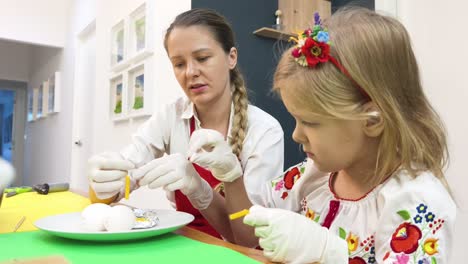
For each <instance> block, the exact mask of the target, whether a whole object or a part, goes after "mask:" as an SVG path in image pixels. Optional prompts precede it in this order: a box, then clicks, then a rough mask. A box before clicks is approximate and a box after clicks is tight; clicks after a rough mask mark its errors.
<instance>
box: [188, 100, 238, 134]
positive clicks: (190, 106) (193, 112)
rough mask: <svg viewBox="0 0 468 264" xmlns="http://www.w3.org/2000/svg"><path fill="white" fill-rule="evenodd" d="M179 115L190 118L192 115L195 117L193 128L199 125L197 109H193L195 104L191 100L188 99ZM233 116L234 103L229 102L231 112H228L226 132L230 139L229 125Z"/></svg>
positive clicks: (197, 127)
mask: <svg viewBox="0 0 468 264" xmlns="http://www.w3.org/2000/svg"><path fill="white" fill-rule="evenodd" d="M181 117H182V118H183V119H190V118H192V117H194V118H195V130H196V129H199V128H200V127H201V122H200V119H198V115H197V110H196V109H195V105H194V104H193V102H191V101H188V104H186V106H185V109H184V111H183V112H182V115H181ZM233 118H234V104H233V103H232V102H231V112H230V114H229V127H228V133H227V137H228V139H231V125H232V119H233Z"/></svg>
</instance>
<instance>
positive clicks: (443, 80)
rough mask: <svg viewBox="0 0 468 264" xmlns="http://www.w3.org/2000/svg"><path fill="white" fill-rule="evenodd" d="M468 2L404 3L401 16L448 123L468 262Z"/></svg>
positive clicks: (459, 232)
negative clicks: (467, 170)
mask: <svg viewBox="0 0 468 264" xmlns="http://www.w3.org/2000/svg"><path fill="white" fill-rule="evenodd" d="M466 10H468V2H466V1H461V0H446V1H436V0H430V1H427V0H411V1H406V0H399V1H398V5H397V14H398V17H399V18H400V20H401V21H402V23H403V24H404V25H405V26H406V28H407V29H408V31H409V33H410V35H411V37H412V41H413V47H414V50H415V53H416V56H417V58H418V62H419V65H420V69H421V75H422V80H423V86H424V88H425V91H426V93H427V95H428V97H429V99H430V100H431V102H432V103H433V104H434V106H435V108H436V110H437V111H438V112H439V114H440V115H441V116H442V119H443V120H444V122H445V124H446V126H447V130H448V136H449V138H448V139H449V148H450V149H449V151H450V155H451V157H450V158H451V163H450V166H449V168H448V170H447V173H446V175H447V178H448V180H449V183H450V184H451V187H452V188H453V191H454V193H455V198H456V201H457V202H458V205H459V208H458V209H459V210H458V216H457V223H456V227H455V228H456V229H455V231H456V232H455V244H454V248H453V250H454V251H453V253H454V255H453V258H452V261H451V262H450V263H466V262H467V260H466V258H467V257H468V253H467V250H466V246H465V245H466V244H465V243H466V237H468V227H467V225H466V224H463V223H467V222H468V211H467V206H468V193H467V192H466V187H467V186H468V178H467V177H466V162H467V159H466V151H467V149H468V137H467V135H468V122H467V116H466V114H467V113H468V104H467V102H468V77H467V76H468V75H467V69H468V67H467V61H468V49H467V47H468V35H467V32H468V31H467V29H466V26H467V25H468V17H467V16H466Z"/></svg>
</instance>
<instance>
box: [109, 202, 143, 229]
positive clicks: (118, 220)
mask: <svg viewBox="0 0 468 264" xmlns="http://www.w3.org/2000/svg"><path fill="white" fill-rule="evenodd" d="M135 223H136V217H135V213H133V210H132V209H130V208H129V207H127V206H124V205H116V206H114V207H111V208H110V210H109V212H108V214H107V217H106V218H105V220H104V227H105V228H106V230H107V231H110V232H115V231H128V230H131V229H132V228H133V227H134V226H135Z"/></svg>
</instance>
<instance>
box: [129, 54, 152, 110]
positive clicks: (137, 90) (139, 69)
mask: <svg viewBox="0 0 468 264" xmlns="http://www.w3.org/2000/svg"><path fill="white" fill-rule="evenodd" d="M127 87H128V101H129V104H128V112H129V114H130V116H136V115H139V114H144V113H145V109H147V107H146V105H147V102H145V101H146V100H145V98H146V96H145V94H146V92H145V91H146V89H145V64H144V63H141V64H139V65H137V66H135V67H133V68H131V69H130V70H129V71H128V85H127Z"/></svg>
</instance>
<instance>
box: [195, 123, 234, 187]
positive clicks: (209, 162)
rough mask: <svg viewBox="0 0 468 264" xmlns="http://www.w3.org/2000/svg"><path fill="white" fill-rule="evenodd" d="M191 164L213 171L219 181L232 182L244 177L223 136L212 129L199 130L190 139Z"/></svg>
mask: <svg viewBox="0 0 468 264" xmlns="http://www.w3.org/2000/svg"><path fill="white" fill-rule="evenodd" d="M188 156H189V159H190V161H191V162H193V163H196V164H198V165H199V166H202V167H204V168H207V169H209V170H210V171H211V173H212V174H213V176H214V177H215V178H216V179H218V180H219V181H223V182H232V181H234V180H235V179H237V178H239V177H241V176H242V168H241V165H240V163H239V160H238V159H237V157H236V155H234V153H232V149H231V146H229V144H228V143H227V142H226V141H225V140H224V137H223V135H221V133H219V132H218V131H216V130H212V129H198V130H196V131H195V132H193V133H192V136H191V137H190V146H189V151H188Z"/></svg>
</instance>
